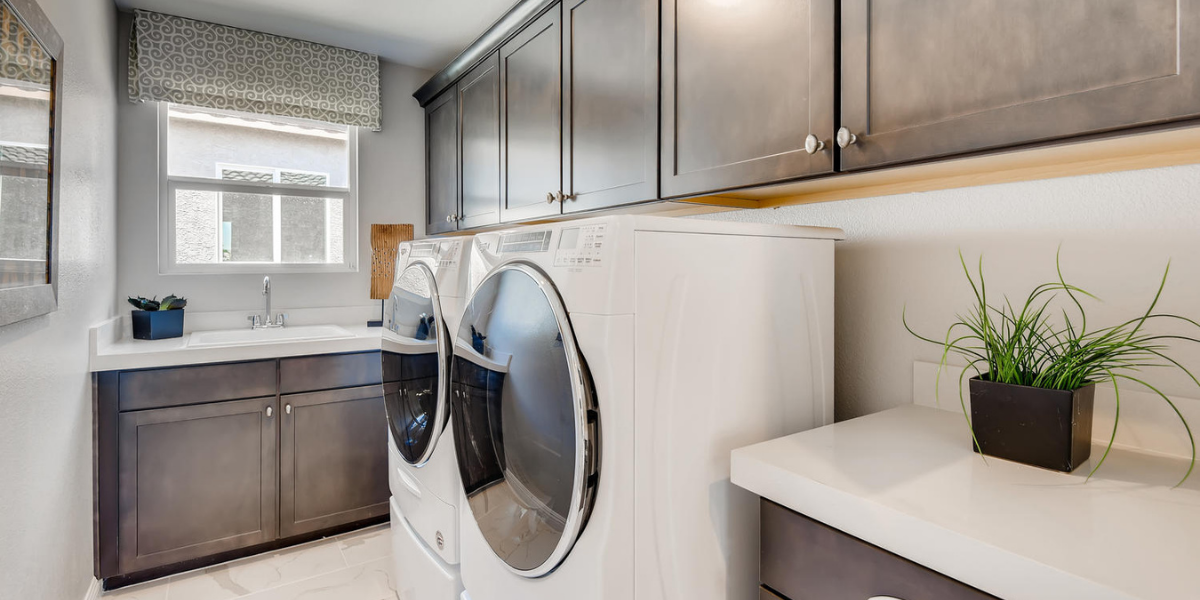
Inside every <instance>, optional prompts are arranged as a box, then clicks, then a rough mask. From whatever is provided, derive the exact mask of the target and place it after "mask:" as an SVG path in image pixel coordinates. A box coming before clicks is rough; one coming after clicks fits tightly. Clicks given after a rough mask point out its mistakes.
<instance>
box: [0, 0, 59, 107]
mask: <svg viewBox="0 0 1200 600" xmlns="http://www.w3.org/2000/svg"><path fill="white" fill-rule="evenodd" d="M50 69H51V61H50V55H48V54H46V51H45V50H43V49H42V45H41V44H39V43H38V41H37V39H36V38H34V37H33V34H32V33H31V32H30V31H29V30H28V29H26V27H25V25H24V24H22V23H21V21H20V19H18V18H17V13H16V12H15V11H14V10H13V9H12V8H10V7H9V6H8V3H7V2H4V1H3V0H0V78H4V79H10V80H13V81H23V82H25V83H33V84H37V85H38V87H42V86H44V87H45V89H49V87H50V73H51V71H50Z"/></svg>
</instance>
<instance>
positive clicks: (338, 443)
mask: <svg viewBox="0 0 1200 600" xmlns="http://www.w3.org/2000/svg"><path fill="white" fill-rule="evenodd" d="M280 401H281V402H282V403H283V415H282V417H281V420H280V425H279V434H280V435H279V451H280V452H279V453H280V458H281V460H280V469H279V483H280V489H279V494H280V495H279V533H280V535H281V536H282V537H291V536H294V535H300V534H302V533H311V532H313V531H320V530H322V529H327V528H329V527H333V526H335V525H340V524H342V523H350V522H354V521H361V520H363V519H369V518H371V517H377V516H379V515H385V514H388V496H389V495H390V492H389V491H388V482H387V478H386V477H379V476H378V474H379V473H386V472H387V468H388V467H387V452H386V448H387V443H388V441H387V425H386V422H385V421H384V420H383V419H382V418H381V417H383V415H384V408H383V386H380V385H372V386H366V387H357V388H351V389H344V390H330V391H324V392H312V393H308V394H292V395H287V396H283V397H282V398H281V399H280ZM381 448H382V449H385V450H384V451H381V450H380V449H381Z"/></svg>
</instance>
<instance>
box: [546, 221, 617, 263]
mask: <svg viewBox="0 0 1200 600" xmlns="http://www.w3.org/2000/svg"><path fill="white" fill-rule="evenodd" d="M607 230H608V225H607V224H605V223H600V224H597V225H585V226H583V227H567V228H564V229H563V230H562V233H561V235H560V236H559V238H558V248H556V249H555V251H554V266H556V267H599V266H601V265H603V264H604V249H605V246H606V242H605V239H604V238H605V234H606V233H607Z"/></svg>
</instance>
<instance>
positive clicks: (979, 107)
mask: <svg viewBox="0 0 1200 600" xmlns="http://www.w3.org/2000/svg"><path fill="white" fill-rule="evenodd" d="M1197 114H1200V3H1198V2H1190V1H1184V2H1179V1H1178V0H1087V1H1086V2H1081V1H1078V0H888V1H887V2H871V1H870V0H843V1H842V123H841V125H843V126H845V128H846V130H847V131H846V132H845V134H843V139H842V140H841V141H843V142H851V143H849V144H848V146H847V147H845V149H843V150H842V154H841V165H842V168H844V169H857V168H863V167H873V166H878V165H885V164H890V163H897V162H903V161H911V160H918V159H926V158H934V157H939V156H948V155H952V154H960V153H965V152H972V151H976V150H984V149H988V148H998V147H1003V146H1012V145H1016V144H1023V143H1028V142H1035V141H1041V140H1048V139H1053V138H1061V137H1067V136H1074V135H1080V134H1086V133H1093V132H1100V131H1105V130H1111V129H1117V128H1121V127H1129V126H1134V125H1140V124H1150V123H1155V122H1163V121H1169V120H1173V119H1180V118H1184V117H1190V116H1195V115H1197ZM848 134H853V135H854V136H855V137H854V138H851V137H850V135H848Z"/></svg>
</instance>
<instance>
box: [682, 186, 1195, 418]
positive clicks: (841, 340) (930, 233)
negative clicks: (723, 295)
mask: <svg viewBox="0 0 1200 600" xmlns="http://www.w3.org/2000/svg"><path fill="white" fill-rule="evenodd" d="M1196 190H1200V165H1196V166H1184V167H1172V168H1165V169H1152V170H1144V171H1131V172H1124V173H1110V174H1104V175H1089V176H1083V177H1071V178H1062V179H1052V180H1046V181H1035V182H1023V183H1012V184H1003V185H993V186H984V187H976V188H964V189H954V190H943V191H937V192H926V193H916V194H904V195H898V196H889V197H881V198H870V199H860V200H849V201H843V202H831V203H825V204H812V205H804V206H791V207H784V208H779V209H761V210H749V211H739V212H733V213H724V214H718V215H710V216H708V217H705V218H714V219H722V220H736V221H753V222H765V223H790V224H802V225H826V226H835V227H841V228H842V229H844V230H845V231H846V240H845V241H844V242H839V244H838V246H837V251H836V262H837V271H836V273H837V275H836V276H837V284H836V311H837V315H836V327H835V329H836V337H835V340H836V351H835V355H836V385H837V401H836V403H837V410H836V414H837V418H838V419H839V420H842V419H847V418H852V417H856V416H860V415H864V414H868V413H872V412H876V411H880V410H884V409H887V408H891V407H894V406H898V405H901V404H907V403H910V402H912V401H913V398H912V378H913V376H912V372H913V361H914V360H926V361H933V362H937V360H938V359H939V357H940V351H939V349H938V348H937V347H935V346H931V345H929V344H925V343H923V342H920V341H918V340H916V339H914V338H912V337H911V336H910V335H909V334H908V333H907V332H906V331H905V330H904V328H903V325H902V324H901V312H902V310H904V307H905V304H907V305H908V316H909V322H910V324H912V325H913V327H914V328H915V329H916V330H918V331H920V332H923V333H926V334H929V335H930V336H931V337H934V338H935V339H936V338H938V337H940V336H942V335H944V334H945V330H946V327H947V326H948V325H949V324H950V322H951V321H952V320H953V314H954V312H955V311H965V310H967V309H968V308H970V302H971V300H972V298H971V295H970V294H971V292H970V288H969V287H968V284H967V282H966V279H965V277H964V275H963V272H962V269H961V267H960V265H959V262H958V255H957V251H958V250H959V249H960V248H961V249H962V251H963V253H964V254H965V256H966V257H967V259H968V262H973V261H977V260H978V258H979V255H980V254H981V253H982V254H983V258H984V269H985V274H986V275H987V277H988V279H987V281H988V291H989V295H991V294H995V295H999V294H1003V293H1007V294H1009V295H1011V296H1012V297H1013V299H1014V302H1015V301H1017V300H1018V299H1019V300H1023V299H1024V297H1025V296H1026V295H1027V294H1028V292H1029V289H1030V288H1031V287H1032V286H1033V285H1035V284H1036V283H1040V282H1043V281H1046V280H1049V279H1052V278H1053V277H1054V276H1055V273H1054V255H1055V250H1056V248H1057V247H1058V245H1059V244H1060V243H1061V244H1062V263H1063V268H1064V271H1065V274H1066V276H1067V278H1068V281H1070V282H1072V283H1075V284H1077V285H1079V286H1081V287H1083V288H1084V289H1087V290H1089V291H1091V292H1093V293H1095V294H1096V295H1098V296H1099V297H1100V298H1101V299H1102V300H1103V302H1102V303H1091V304H1089V305H1088V306H1089V308H1090V311H1089V316H1090V318H1092V319H1093V321H1091V323H1094V324H1097V325H1111V324H1114V323H1115V322H1116V320H1117V319H1124V318H1128V317H1132V316H1135V315H1136V314H1138V313H1139V312H1140V311H1144V310H1145V309H1146V307H1147V306H1148V304H1149V302H1150V301H1151V299H1152V298H1153V295H1154V291H1155V289H1156V286H1157V285H1158V282H1159V278H1160V277H1161V276H1162V271H1163V268H1164V267H1165V266H1166V264H1167V261H1168V259H1170V260H1172V263H1171V273H1170V278H1169V280H1168V282H1167V288H1166V291H1165V292H1164V295H1163V300H1162V302H1161V304H1160V309H1161V310H1164V311H1168V312H1176V313H1179V314H1183V315H1185V316H1188V317H1191V318H1193V319H1197V320H1200V198H1197V195H1196ZM1190 333H1192V334H1197V333H1200V332H1197V331H1192V332H1190ZM1174 356H1176V357H1177V358H1181V359H1183V362H1184V364H1185V365H1187V366H1188V367H1189V368H1192V369H1193V370H1197V371H1200V349H1198V348H1195V347H1187V346H1182V347H1179V349H1178V351H1176V352H1175V353H1174ZM959 364H962V363H961V362H960V363H959ZM1197 374H1198V375H1200V372H1198V373H1197ZM1151 376H1152V377H1154V378H1155V379H1154V381H1156V382H1162V386H1163V390H1164V391H1165V392H1167V393H1168V394H1177V395H1180V396H1184V397H1189V398H1200V390H1197V389H1196V386H1195V384H1191V383H1189V382H1188V381H1187V380H1186V379H1185V378H1184V377H1182V376H1179V375H1166V374H1162V373H1152V374H1151ZM1195 425H1197V424H1195V423H1193V426H1195Z"/></svg>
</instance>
